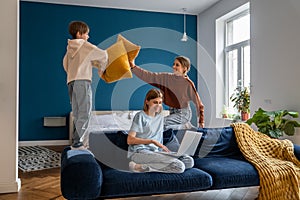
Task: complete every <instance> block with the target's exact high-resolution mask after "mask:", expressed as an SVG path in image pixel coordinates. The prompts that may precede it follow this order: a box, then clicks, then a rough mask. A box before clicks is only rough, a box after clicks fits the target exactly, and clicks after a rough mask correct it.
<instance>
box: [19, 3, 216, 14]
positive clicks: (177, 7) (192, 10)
mask: <svg viewBox="0 0 300 200" xmlns="http://www.w3.org/2000/svg"><path fill="white" fill-rule="evenodd" d="M21 1H32V2H45V3H57V4H71V5H81V6H94V7H103V8H119V9H128V10H145V11H153V12H167V13H183V8H186V13H187V14H194V15H197V14H199V13H201V12H202V11H203V10H205V9H207V8H208V7H210V6H212V5H213V4H215V3H216V2H218V1H220V0H21Z"/></svg>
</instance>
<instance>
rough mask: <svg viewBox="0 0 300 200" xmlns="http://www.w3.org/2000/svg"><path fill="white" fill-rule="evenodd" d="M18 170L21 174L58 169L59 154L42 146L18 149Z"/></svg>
mask: <svg viewBox="0 0 300 200" xmlns="http://www.w3.org/2000/svg"><path fill="white" fill-rule="evenodd" d="M18 152H19V160H18V166H19V169H20V170H22V171H23V172H31V171H38V170H43V169H50V168H56V167H60V156H61V154H60V153H58V152H55V151H53V150H51V149H48V148H46V147H42V146H22V147H19V150H18Z"/></svg>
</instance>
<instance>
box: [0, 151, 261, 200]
mask: <svg viewBox="0 0 300 200" xmlns="http://www.w3.org/2000/svg"><path fill="white" fill-rule="evenodd" d="M47 148H49V149H53V150H55V151H58V152H61V151H62V149H63V148H64V147H63V146H56V147H49V146H48V147H47ZM59 176H60V169H59V168H55V169H46V170H41V171H35V172H25V173H24V172H22V171H20V170H19V178H20V179H21V183H22V187H21V190H20V191H19V192H18V193H9V194H0V200H63V199H65V198H64V197H63V196H62V194H61V191H60V177H59ZM257 195H258V187H245V188H233V189H223V190H208V191H200V192H190V193H178V194H166V195H152V196H142V197H130V198H116V199H114V200H150V199H151V200H154V199H155V200H168V199H169V200H180V199H183V200H194V199H199V200H201V199H203V200H254V199H255V198H256V197H257Z"/></svg>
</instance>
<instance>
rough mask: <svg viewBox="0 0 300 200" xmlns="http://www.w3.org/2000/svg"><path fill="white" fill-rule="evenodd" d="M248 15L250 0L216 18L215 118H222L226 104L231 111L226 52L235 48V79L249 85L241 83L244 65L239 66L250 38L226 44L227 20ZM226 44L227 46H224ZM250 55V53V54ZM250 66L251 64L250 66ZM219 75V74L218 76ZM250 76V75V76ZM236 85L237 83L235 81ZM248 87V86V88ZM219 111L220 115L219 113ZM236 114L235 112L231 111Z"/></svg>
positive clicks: (242, 61) (242, 62)
mask: <svg viewBox="0 0 300 200" xmlns="http://www.w3.org/2000/svg"><path fill="white" fill-rule="evenodd" d="M247 14H249V15H250V2H248V3H246V4H244V5H242V6H240V7H238V8H236V9H234V10H232V11H230V12H228V13H227V14H225V15H223V16H221V17H220V18H218V19H216V72H217V73H216V79H217V80H216V118H222V112H223V110H224V106H226V107H227V108H228V109H229V110H230V111H231V112H230V113H232V112H233V110H232V108H229V107H228V106H229V104H230V102H231V101H230V95H231V94H229V68H228V66H229V65H228V64H229V63H228V59H227V53H228V52H229V51H232V50H237V52H238V53H237V59H238V60H239V61H238V66H237V67H238V69H239V72H238V74H239V75H238V78H237V81H239V80H242V85H240V86H241V87H244V86H247V87H250V85H243V84H244V83H243V79H244V77H242V76H243V71H241V70H242V69H243V68H244V67H243V66H241V65H242V64H244V60H243V53H244V48H245V47H247V46H249V48H250V49H251V45H250V40H251V38H250V39H247V40H244V41H241V42H238V43H236V44H231V45H227V24H226V23H227V22H229V21H232V20H235V19H238V18H240V17H242V16H245V15H247ZM250 25H251V24H250ZM226 45H227V46H226ZM250 56H251V55H250ZM250 67H251V66H250ZM220 75H221V76H220ZM250 78H251V77H250ZM236 84H237V85H238V83H236ZM249 89H250V88H249ZM220 113H221V115H220ZM232 114H237V113H232Z"/></svg>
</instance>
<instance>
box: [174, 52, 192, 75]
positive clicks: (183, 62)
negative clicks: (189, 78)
mask: <svg viewBox="0 0 300 200" xmlns="http://www.w3.org/2000/svg"><path fill="white" fill-rule="evenodd" d="M175 59H176V60H178V61H179V62H180V64H181V65H182V66H183V67H186V71H185V74H187V73H188V72H189V71H190V68H191V61H190V59H189V58H188V57H185V56H177V57H176V58H175Z"/></svg>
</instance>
